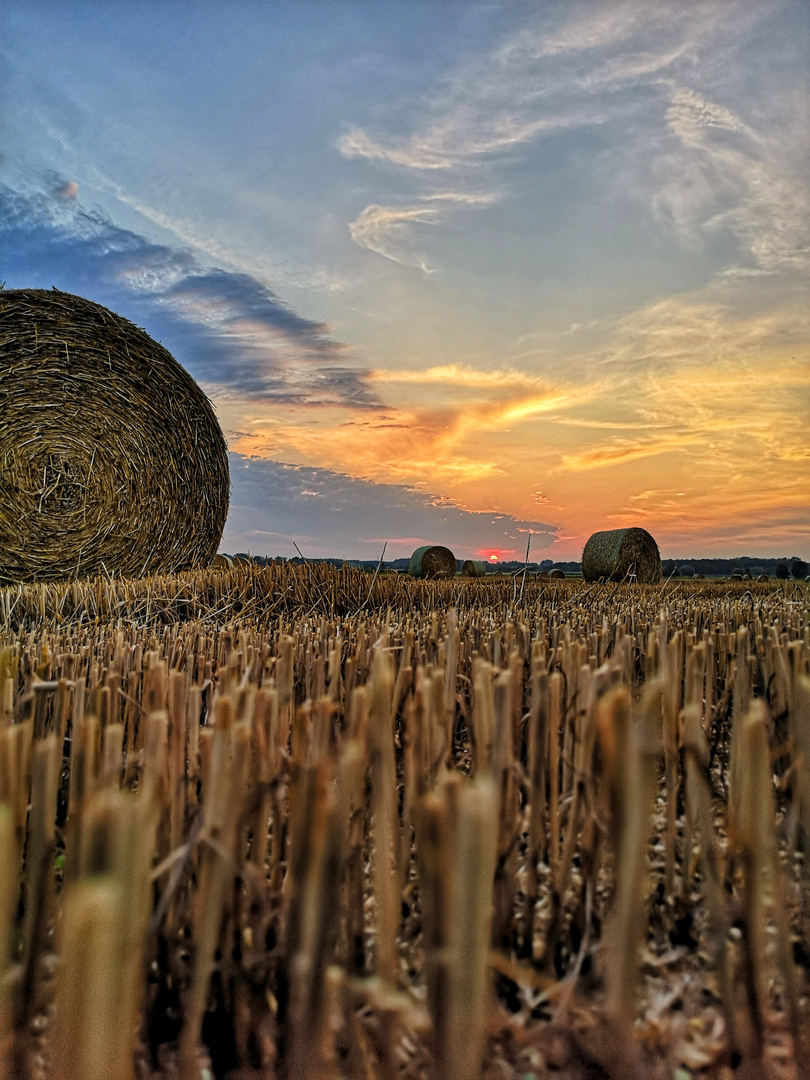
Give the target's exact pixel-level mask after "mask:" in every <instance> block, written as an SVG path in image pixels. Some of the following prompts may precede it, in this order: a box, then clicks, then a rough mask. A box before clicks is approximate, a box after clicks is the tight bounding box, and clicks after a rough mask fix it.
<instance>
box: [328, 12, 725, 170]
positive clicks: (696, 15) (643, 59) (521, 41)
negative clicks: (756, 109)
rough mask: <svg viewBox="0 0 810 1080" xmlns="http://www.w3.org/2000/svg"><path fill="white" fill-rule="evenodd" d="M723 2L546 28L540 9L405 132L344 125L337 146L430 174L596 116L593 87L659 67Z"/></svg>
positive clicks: (712, 22)
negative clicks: (379, 133) (346, 129)
mask: <svg viewBox="0 0 810 1080" xmlns="http://www.w3.org/2000/svg"><path fill="white" fill-rule="evenodd" d="M731 7H732V5H731V4H729V5H718V4H716V3H706V2H704V3H694V4H690V5H689V8H688V10H687V9H686V8H685V7H684V6H683V5H677V4H666V5H661V4H645V3H641V2H638V0H634V2H631V3H622V4H611V5H609V6H605V7H602V8H601V9H599V8H597V9H596V10H595V11H594V10H591V11H590V12H589V13H588V14H587V15H585V16H578V17H574V18H572V19H567V20H564V21H563V25H561V26H560V27H558V28H556V29H554V28H551V29H549V28H548V26H547V25H546V23H547V21H548V18H547V17H546V19H545V20H536V21H535V24H534V25H531V26H527V27H525V28H523V29H522V30H520V31H519V32H518V33H516V34H514V35H513V36H511V37H510V38H508V39H507V40H506V41H504V42H502V43H501V44H500V45H499V46H498V47H496V48H495V49H493V50H492V51H490V52H488V53H485V54H482V55H479V56H477V57H475V58H473V59H472V60H470V61H467V62H466V63H464V64H463V65H462V66H460V68H459V69H458V70H457V71H456V72H455V73H454V74H453V75H452V77H450V78H449V79H446V80H445V79H443V81H442V83H441V87H440V88H439V87H437V88H436V96H435V97H434V98H433V100H431V101H430V102H429V105H428V107H427V108H426V110H425V112H426V114H427V117H429V119H427V121H426V123H425V124H424V125H422V126H417V128H416V130H415V131H414V132H413V133H412V134H411V135H408V136H405V137H391V136H388V137H385V136H372V135H370V134H369V133H368V132H367V131H366V130H364V129H363V128H360V127H353V128H352V129H351V130H350V131H349V132H347V133H346V134H345V135H344V136H343V137H342V138H341V139H340V140H339V142H338V147H339V149H340V151H341V153H342V154H344V156H346V157H364V158H367V159H368V160H370V161H378V162H386V163H388V164H390V165H394V166H398V167H403V168H407V169H415V170H423V171H428V172H431V171H436V170H447V169H452V168H455V167H457V166H459V165H463V164H465V163H466V164H470V163H477V161H478V160H479V159H480V158H481V156H482V155H485V156H490V155H493V154H501V153H504V152H507V151H509V150H511V149H513V148H515V147H517V146H519V145H520V144H523V143H527V142H529V141H531V140H533V139H535V138H536V137H538V136H540V135H544V134H551V133H553V132H557V131H560V130H564V129H568V128H574V127H581V126H585V125H590V124H595V123H600V122H601V121H602V120H604V119H605V117H606V115H608V114H607V113H606V108H605V105H604V103H601V102H599V101H597V100H596V99H595V98H594V97H593V96H592V95H593V91H594V90H595V89H597V88H602V89H607V88H609V87H612V88H614V89H615V88H617V87H618V86H620V85H622V84H628V83H635V82H636V81H638V80H639V79H641V78H643V77H650V76H653V75H660V73H661V72H662V71H663V70H664V69H665V68H667V67H669V66H670V65H672V64H673V63H675V62H676V61H677V60H679V59H680V58H681V57H683V56H684V54H685V53H686V52H687V51H688V49H689V47H690V46H691V45H692V44H693V43H694V42H695V40H696V39H699V38H700V37H702V36H705V35H707V34H709V33H711V32H712V31H713V30H714V28H715V27H716V26H717V24H718V23H719V22H722V21H723V20H724V18H725V17H726V16H727V15H729V14H730V13H731ZM569 10H570V9H569V8H568V7H561V8H559V11H560V12H566V13H567V12H568V11H569ZM614 108H615V106H614Z"/></svg>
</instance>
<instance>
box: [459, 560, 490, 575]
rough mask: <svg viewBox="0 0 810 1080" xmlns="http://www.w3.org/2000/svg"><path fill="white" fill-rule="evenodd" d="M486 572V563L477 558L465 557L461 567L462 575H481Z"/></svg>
mask: <svg viewBox="0 0 810 1080" xmlns="http://www.w3.org/2000/svg"><path fill="white" fill-rule="evenodd" d="M486 572H487V564H486V563H485V562H479V561H478V560H477V559H466V560H465V562H464V565H463V566H462V567H461V576H462V577H483V576H484V574H486Z"/></svg>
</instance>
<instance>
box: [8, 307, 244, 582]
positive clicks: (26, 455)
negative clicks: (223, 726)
mask: <svg viewBox="0 0 810 1080" xmlns="http://www.w3.org/2000/svg"><path fill="white" fill-rule="evenodd" d="M228 499H229V478H228V452H227V446H226V443H225V439H224V437H223V435H222V432H221V431H220V428H219V424H218V423H217V419H216V416H215V415H214V410H213V408H212V407H211V404H210V402H209V401H208V399H207V398H206V397H205V395H204V394H203V392H202V391H201V390H200V388H199V387H198V386H197V384H196V383H195V382H194V380H193V379H192V377H191V376H190V375H189V374H188V372H186V371H184V370H183V368H182V367H181V366H180V365H179V364H178V363H177V361H176V360H175V359H174V358H173V357H172V356H171V354H170V353H169V352H168V351H167V350H166V349H164V348H163V346H162V345H159V344H158V343H157V342H156V341H153V340H152V339H151V338H150V337H149V336H148V335H147V334H146V333H145V332H144V331H143V330H140V329H139V328H138V327H137V326H135V325H133V323H131V322H129V321H128V320H127V319H123V318H121V316H119V315H116V314H114V313H113V312H112V311H108V310H107V309H106V308H104V307H101V306H100V305H99V304H94V303H92V302H91V301H89V300H84V299H82V298H81V297H78V296H72V295H70V294H69V293H63V292H58V291H56V290H53V291H50V292H49V291H47V290H45V289H30V290H29V289H10V290H7V291H2V290H0V581H2V580H5V581H21V580H53V579H57V578H61V577H66V576H69V575H74V574H81V575H88V574H93V573H95V572H97V571H99V570H101V569H105V570H106V571H108V572H109V573H117V574H122V575H140V574H147V573H153V572H155V573H157V572H168V571H173V570H178V569H182V568H187V567H194V566H200V565H207V564H209V563H210V562H211V559H212V558H213V556H214V555H215V554H216V551H217V548H218V546H219V541H220V537H221V536H222V529H223V527H224V525H225V518H226V516H227V513H228Z"/></svg>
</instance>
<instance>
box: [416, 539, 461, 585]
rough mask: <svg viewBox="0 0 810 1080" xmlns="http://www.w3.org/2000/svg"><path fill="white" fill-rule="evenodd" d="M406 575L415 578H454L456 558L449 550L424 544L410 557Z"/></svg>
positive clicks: (438, 545)
mask: <svg viewBox="0 0 810 1080" xmlns="http://www.w3.org/2000/svg"><path fill="white" fill-rule="evenodd" d="M408 573H409V574H410V575H411V577H417V578H451V577H455V576H456V557H455V555H454V554H453V552H452V551H451V550H450V548H446V547H442V546H441V544H425V545H424V547H420V548H417V549H416V551H415V552H414V553H413V555H411V564H410V566H409V567H408Z"/></svg>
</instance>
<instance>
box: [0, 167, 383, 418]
mask: <svg viewBox="0 0 810 1080" xmlns="http://www.w3.org/2000/svg"><path fill="white" fill-rule="evenodd" d="M70 187H71V185H70V184H69V183H66V182H65V181H61V183H59V182H56V183H52V184H51V185H50V186H49V191H50V194H44V193H42V192H32V193H26V192H21V191H15V190H14V189H12V188H11V187H9V186H6V185H0V280H5V282H6V287H7V288H50V287H51V286H56V287H57V288H58V289H61V290H63V291H64V292H72V293H77V294H79V295H81V296H84V297H86V298H87V299H90V300H95V301H97V302H98V303H101V304H104V305H105V306H106V307H109V308H111V309H112V310H114V311H116V312H118V313H119V314H121V315H123V316H125V317H126V318H129V319H131V320H132V321H133V322H135V323H137V324H138V325H139V326H143V327H144V328H145V329H146V331H147V332H148V333H149V334H150V335H151V336H152V337H154V338H156V339H157V340H159V341H161V342H162V343H163V345H165V346H166V348H167V349H169V351H170V352H171V353H172V354H173V355H174V356H175V357H176V358H177V359H178V361H179V362H180V363H181V364H182V365H183V366H184V367H185V368H186V369H187V370H188V371H189V372H190V373H191V374H192V375H193V376H194V377H195V378H196V379H197V380H198V381H200V382H201V383H204V384H205V385H206V387H207V388H208V389H209V392H212V391H213V392H220V391H221V392H225V393H230V394H232V395H234V396H244V397H248V398H252V399H254V400H257V401H268V402H270V401H272V402H273V403H276V404H294V405H316V406H322V405H343V406H349V407H351V408H375V407H377V406H378V405H379V401H378V399H377V398H376V397H375V396H374V394H373V393H371V392H370V391H369V390H368V388H367V387H366V385H365V384H364V382H363V380H362V377H361V374H359V373H358V372H356V371H354V370H353V369H351V368H347V367H344V366H341V365H340V363H339V361H340V359H341V358H342V356H343V355H344V353H345V347H344V346H343V345H341V344H340V343H339V342H336V341H334V340H332V339H331V338H330V337H329V334H328V327H326V326H325V325H324V324H323V323H318V322H315V321H313V320H310V319H306V318H304V317H302V316H301V315H299V314H297V313H296V312H295V311H293V310H292V309H291V308H290V307H289V306H288V305H286V304H285V303H284V302H283V301H282V300H281V299H280V298H279V297H278V296H276V294H275V293H273V292H272V291H271V290H270V289H269V288H268V287H267V286H266V285H264V284H263V283H262V282H261V281H259V280H257V279H256V278H254V277H252V276H251V275H249V274H245V273H237V272H231V271H228V270H221V269H216V268H210V267H206V266H204V265H203V264H202V263H201V262H200V261H199V260H198V259H197V257H196V256H195V255H194V254H193V253H192V252H190V251H186V250H182V249H179V248H173V247H171V246H169V245H166V244H157V243H154V242H152V241H150V240H148V239H147V238H145V237H144V236H141V235H139V234H138V233H135V232H133V231H131V230H128V229H123V228H120V227H119V226H117V225H115V224H114V222H113V221H112V220H111V219H110V218H109V217H108V216H107V215H106V214H105V213H104V212H103V211H101V210H86V209H84V208H83V207H82V206H81V204H80V203H79V202H77V201H76V200H75V199H74V198H70V199H66V198H64V197H62V196H61V192H62V191H64V190H66V189H68V188H70ZM55 192H58V193H60V194H58V195H57V194H54V193H55Z"/></svg>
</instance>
